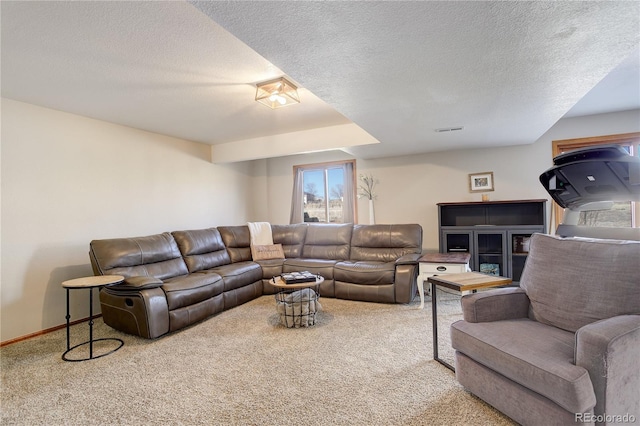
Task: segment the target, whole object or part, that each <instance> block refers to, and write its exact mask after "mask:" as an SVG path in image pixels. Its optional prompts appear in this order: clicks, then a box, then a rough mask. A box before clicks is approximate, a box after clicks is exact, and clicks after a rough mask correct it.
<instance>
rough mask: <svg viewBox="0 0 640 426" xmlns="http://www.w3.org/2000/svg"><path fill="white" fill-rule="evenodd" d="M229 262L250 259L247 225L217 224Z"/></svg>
mask: <svg viewBox="0 0 640 426" xmlns="http://www.w3.org/2000/svg"><path fill="white" fill-rule="evenodd" d="M218 231H220V235H221V236H222V241H223V242H224V245H225V247H227V252H228V253H229V258H230V259H231V263H236V262H246V261H249V260H251V234H250V233H249V227H248V226H247V225H239V226H218Z"/></svg>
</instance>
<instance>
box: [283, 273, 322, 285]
mask: <svg viewBox="0 0 640 426" xmlns="http://www.w3.org/2000/svg"><path fill="white" fill-rule="evenodd" d="M280 278H282V281H284V282H285V283H287V284H298V283H309V282H315V280H316V275H315V274H312V273H311V272H309V271H302V272H286V273H284V274H282V275H280Z"/></svg>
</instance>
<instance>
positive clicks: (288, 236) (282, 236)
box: [271, 223, 307, 258]
mask: <svg viewBox="0 0 640 426" xmlns="http://www.w3.org/2000/svg"><path fill="white" fill-rule="evenodd" d="M271 233H272V234H273V243H274V244H282V250H283V251H284V257H286V258H297V257H302V247H303V246H304V239H305V237H306V235H307V224H306V223H296V224H292V225H271Z"/></svg>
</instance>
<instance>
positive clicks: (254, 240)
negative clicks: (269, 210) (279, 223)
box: [247, 222, 273, 246]
mask: <svg viewBox="0 0 640 426" xmlns="http://www.w3.org/2000/svg"><path fill="white" fill-rule="evenodd" d="M247 225H248V226H249V234H251V245H252V246H269V245H272V244H273V234H272V233H271V224H270V223H269V222H247Z"/></svg>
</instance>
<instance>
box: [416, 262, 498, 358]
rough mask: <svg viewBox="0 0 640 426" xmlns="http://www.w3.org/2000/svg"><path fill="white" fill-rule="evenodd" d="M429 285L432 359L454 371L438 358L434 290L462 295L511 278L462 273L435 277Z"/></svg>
mask: <svg viewBox="0 0 640 426" xmlns="http://www.w3.org/2000/svg"><path fill="white" fill-rule="evenodd" d="M427 280H428V281H429V282H430V283H431V316H432V322H433V359H435V360H436V361H438V362H439V363H440V364H442V365H444V366H445V367H447V368H449V369H450V370H451V371H455V368H454V367H453V366H452V365H451V364H449V363H448V362H446V361H445V360H443V359H440V357H438V307H437V299H438V298H437V294H436V288H438V286H441V287H445V288H448V289H451V290H455V291H457V292H460V293H462V292H463V291H473V292H474V293H475V291H476V290H479V289H482V288H490V287H497V286H501V285H509V284H511V278H507V277H499V276H495V275H487V274H481V273H479V272H463V273H460V274H449V275H435V276H432V277H429V278H428V279H427Z"/></svg>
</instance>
